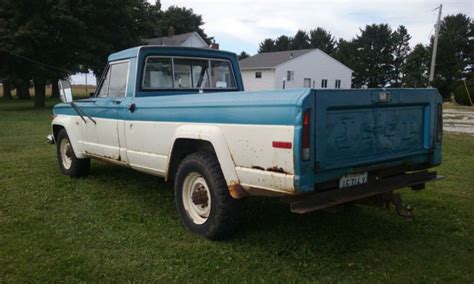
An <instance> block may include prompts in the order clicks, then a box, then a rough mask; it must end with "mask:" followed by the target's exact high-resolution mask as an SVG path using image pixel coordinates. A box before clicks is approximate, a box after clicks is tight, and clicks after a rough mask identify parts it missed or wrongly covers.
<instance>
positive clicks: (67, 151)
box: [56, 129, 90, 177]
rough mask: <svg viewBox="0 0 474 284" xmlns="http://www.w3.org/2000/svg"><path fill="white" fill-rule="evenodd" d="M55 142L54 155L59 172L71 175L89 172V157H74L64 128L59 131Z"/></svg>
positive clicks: (78, 175) (76, 175) (77, 175)
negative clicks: (56, 158)
mask: <svg viewBox="0 0 474 284" xmlns="http://www.w3.org/2000/svg"><path fill="white" fill-rule="evenodd" d="M56 143H57V147H56V155H57V157H58V163H59V169H60V170H61V172H62V173H63V174H65V175H68V176H71V177H80V176H86V175H87V174H88V173H89V168H90V159H79V158H77V157H76V155H75V154H74V150H73V148H72V144H71V141H70V140H69V137H68V135H67V133H66V130H64V129H61V130H60V131H59V134H58V138H57V139H56Z"/></svg>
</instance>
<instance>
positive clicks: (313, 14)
mask: <svg viewBox="0 0 474 284" xmlns="http://www.w3.org/2000/svg"><path fill="white" fill-rule="evenodd" d="M148 1H149V2H154V0H148ZM441 3H442V4H443V16H446V15H449V14H457V13H464V14H466V15H468V16H469V17H471V18H474V0H447V1H443V2H438V1H428V0H411V1H409V0H399V1H389V0H380V1H376V0H353V1H349V0H332V1H318V0H315V1H309V0H293V1H282V0H175V1H169V0H161V4H162V10H166V9H167V8H168V7H169V6H171V5H176V6H180V7H183V6H184V7H186V8H192V9H193V10H194V12H195V13H196V14H200V15H202V18H203V21H204V26H203V28H204V31H205V32H206V33H207V35H208V36H213V37H214V38H215V40H216V42H217V43H219V45H220V49H222V50H228V51H232V52H235V53H240V52H241V51H245V52H247V53H249V54H255V53H257V50H258V45H259V43H260V42H261V41H262V40H264V39H265V38H274V39H275V38H276V37H278V36H280V35H287V36H292V35H294V34H295V33H296V31H297V30H298V29H303V30H306V31H309V30H310V29H314V28H316V27H322V28H324V29H326V30H328V31H329V32H331V34H332V35H333V36H335V37H336V38H337V39H339V38H344V39H346V40H350V39H352V38H354V37H355V36H356V35H357V34H360V31H359V29H360V28H364V27H365V25H367V24H373V23H388V24H389V25H390V26H391V27H392V29H395V28H396V27H397V26H399V25H404V26H405V27H406V28H407V29H408V32H409V34H410V35H411V36H412V39H411V41H410V45H411V46H415V45H416V44H417V43H423V44H427V43H428V42H429V38H430V36H431V35H432V34H433V32H434V24H435V22H436V18H437V11H435V10H434V9H435V8H436V7H437V6H439V4H441ZM72 79H73V81H74V82H75V83H78V84H80V83H83V82H84V76H73V78H72ZM92 79H93V78H92V77H90V79H88V80H89V82H92V81H91V80H92Z"/></svg>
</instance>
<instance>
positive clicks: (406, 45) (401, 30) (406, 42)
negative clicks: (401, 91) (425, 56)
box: [392, 25, 411, 87]
mask: <svg viewBox="0 0 474 284" xmlns="http://www.w3.org/2000/svg"><path fill="white" fill-rule="evenodd" d="M410 39H411V36H410V35H409V34H408V31H407V29H406V28H405V26H403V25H402V26H399V27H398V28H397V30H396V31H394V32H393V42H394V45H395V46H394V48H395V50H394V52H393V56H394V60H393V75H392V86H393V87H400V86H401V85H402V79H403V73H402V68H403V65H404V64H405V61H406V58H407V56H408V53H409V52H410Z"/></svg>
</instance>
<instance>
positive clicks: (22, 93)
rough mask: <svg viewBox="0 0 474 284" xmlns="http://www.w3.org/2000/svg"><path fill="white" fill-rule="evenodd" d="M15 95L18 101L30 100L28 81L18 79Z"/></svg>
mask: <svg viewBox="0 0 474 284" xmlns="http://www.w3.org/2000/svg"><path fill="white" fill-rule="evenodd" d="M16 94H17V95H18V98H19V99H20V100H29V99H31V95H30V82H29V81H28V80H23V79H18V81H17V84H16Z"/></svg>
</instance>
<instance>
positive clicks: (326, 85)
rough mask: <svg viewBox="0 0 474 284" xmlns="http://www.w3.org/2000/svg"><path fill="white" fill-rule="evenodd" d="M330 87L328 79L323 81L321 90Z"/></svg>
mask: <svg viewBox="0 0 474 284" xmlns="http://www.w3.org/2000/svg"><path fill="white" fill-rule="evenodd" d="M327 87H328V79H322V80H321V88H323V89H324V88H327Z"/></svg>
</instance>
